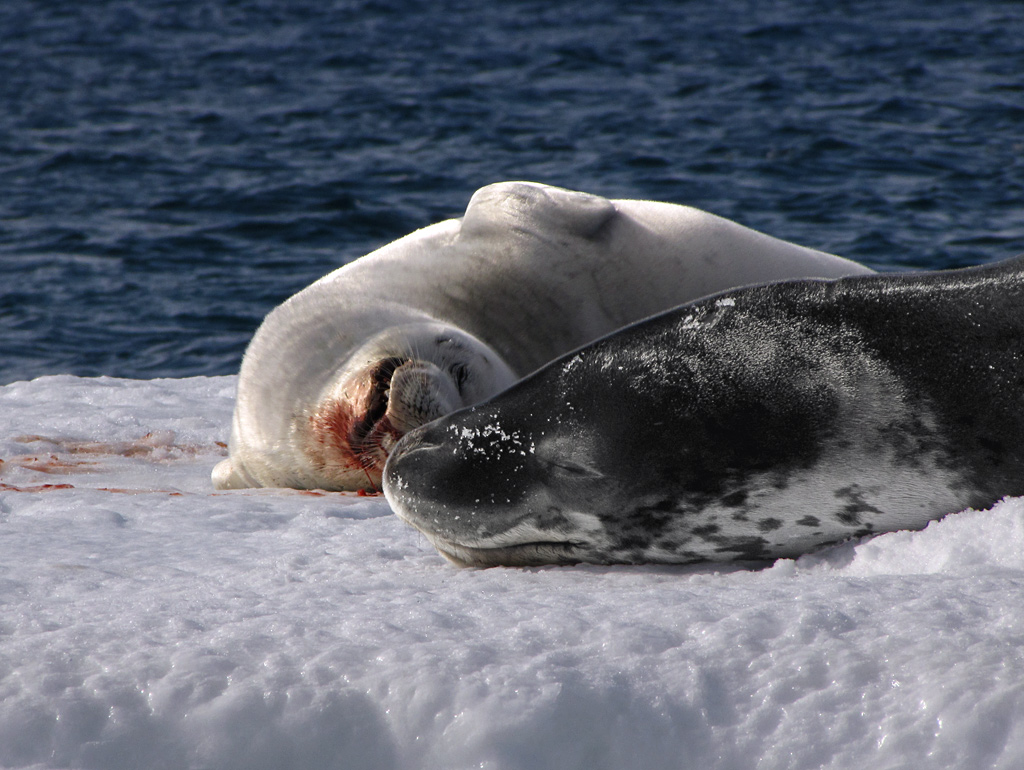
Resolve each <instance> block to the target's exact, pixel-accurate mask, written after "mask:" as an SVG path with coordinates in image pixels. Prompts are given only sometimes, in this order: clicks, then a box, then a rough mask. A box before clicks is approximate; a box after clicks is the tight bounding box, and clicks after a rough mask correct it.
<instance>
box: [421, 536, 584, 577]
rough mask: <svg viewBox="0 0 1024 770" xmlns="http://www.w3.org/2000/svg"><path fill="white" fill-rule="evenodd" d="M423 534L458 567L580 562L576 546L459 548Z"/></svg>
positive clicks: (578, 548) (564, 543)
mask: <svg viewBox="0 0 1024 770" xmlns="http://www.w3.org/2000/svg"><path fill="white" fill-rule="evenodd" d="M421 531H422V530H421ZM424 534H425V535H426V536H427V539H428V540H430V543H431V545H433V546H434V547H435V548H436V549H437V550H438V552H439V553H440V554H441V555H442V556H444V557H445V558H446V559H447V560H448V561H450V562H451V563H452V564H455V565H456V566H458V567H479V568H485V567H540V566H544V565H551V564H564V565H569V564H579V563H580V562H581V561H583V557H582V555H579V552H580V550H581V544H579V543H573V542H560V541H551V542H535V543H521V544H517V545H503V546H497V547H494V548H480V547H475V546H468V545H460V544H458V543H455V542H452V541H450V540H445V539H444V538H442V537H438V536H437V535H432V534H430V533H428V532H424Z"/></svg>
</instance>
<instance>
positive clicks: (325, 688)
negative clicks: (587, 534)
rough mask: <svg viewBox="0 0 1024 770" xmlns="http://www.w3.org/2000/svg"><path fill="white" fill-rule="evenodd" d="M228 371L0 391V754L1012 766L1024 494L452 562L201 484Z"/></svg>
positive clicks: (306, 497) (278, 762)
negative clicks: (708, 540) (588, 563)
mask: <svg viewBox="0 0 1024 770" xmlns="http://www.w3.org/2000/svg"><path fill="white" fill-rule="evenodd" d="M233 387H234V379H233V378H230V377H223V378H211V379H205V378H200V379H188V380H154V381H129V380H115V379H106V378H101V379H79V378H73V377H47V378H43V379H39V380H35V381H32V382H27V383H26V382H18V383H14V384H12V385H8V386H6V387H4V388H0V458H2V459H3V460H4V464H3V465H2V466H0V482H2V487H0V765H3V766H5V767H24V766H38V767H65V768H105V769H107V770H116V769H117V768H132V769H133V770H137V769H139V768H248V769H257V768H273V769H274V770H280V769H282V768H317V769H318V770H319V769H322V768H454V769H458V768H487V769H488V770H498V769H504V768H523V769H524V770H525V769H526V768H531V769H532V768H560V769H562V770H564V769H566V768H588V769H590V768H689V767H693V768H702V769H705V768H735V769H736V770H748V769H749V768H759V769H761V770H763V769H765V768H818V767H826V768H844V769H848V768H864V767H870V768H872V770H885V769H886V768H907V769H908V770H909V769H910V768H915V769H917V768H972V769H975V768H987V767H999V768H1020V767H1024V652H1022V644H1024V602H1022V595H1024V594H1022V588H1024V501H1022V500H1021V499H1014V500H1008V501H1005V502H1003V503H1001V504H999V505H997V506H996V507H995V508H994V509H993V510H992V511H988V512H973V511H972V512H966V513H961V514H957V515H953V516H949V517H947V518H946V519H945V520H944V521H942V522H938V523H933V524H931V525H930V526H929V527H928V528H927V529H926V530H924V531H923V532H918V533H894V534H889V535H883V536H880V537H876V538H874V539H872V540H868V541H864V542H861V543H859V544H853V543H851V544H846V545H842V546H839V547H836V548H834V549H831V550H829V551H826V552H824V553H820V554H817V555H814V556H811V557H804V558H803V559H800V560H798V561H796V562H794V561H779V562H776V563H775V564H774V565H768V566H764V565H755V566H751V565H746V566H745V567H735V568H724V569H723V568H721V567H715V568H708V567H697V568H695V567H686V568H683V567H679V568H665V567H642V568H622V567H615V568H595V567H572V568H549V569H489V570H459V569H457V568H455V567H453V566H450V565H449V564H448V563H446V562H444V561H443V560H442V559H441V557H440V556H438V555H437V554H436V553H435V552H434V550H433V549H432V548H431V547H430V546H429V545H428V544H427V542H426V541H425V540H424V539H423V538H422V537H421V536H420V535H418V534H417V533H416V532H414V531H413V530H411V529H410V528H408V527H406V526H405V525H403V524H402V523H401V522H399V521H398V520H397V519H396V517H394V516H392V515H390V513H389V511H388V508H387V505H386V503H385V502H384V500H383V499H382V498H375V499H367V498H360V497H357V496H355V495H346V494H304V493H299V492H294V491H279V490H262V491H243V492H227V493H215V492H214V491H213V490H212V489H211V487H210V483H209V472H210V469H211V468H212V466H213V465H214V463H215V462H216V461H217V460H218V459H219V458H220V457H221V456H222V455H223V451H224V450H223V448H222V447H221V446H220V445H219V444H218V443H217V442H221V441H224V440H225V439H226V437H227V433H228V424H229V420H230V414H231V408H232V395H233Z"/></svg>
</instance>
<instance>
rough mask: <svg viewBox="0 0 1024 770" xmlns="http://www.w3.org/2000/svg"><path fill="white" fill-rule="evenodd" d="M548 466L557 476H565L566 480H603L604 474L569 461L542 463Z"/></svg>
mask: <svg viewBox="0 0 1024 770" xmlns="http://www.w3.org/2000/svg"><path fill="white" fill-rule="evenodd" d="M544 464H545V465H547V466H548V469H549V470H550V471H552V472H554V473H556V474H558V475H559V476H566V477H568V478H575V479H600V478H604V474H603V473H601V471H599V470H597V469H596V468H590V467H588V466H586V465H578V464H577V463H574V462H572V461H571V460H558V461H552V460H548V461H546V462H545V463H544Z"/></svg>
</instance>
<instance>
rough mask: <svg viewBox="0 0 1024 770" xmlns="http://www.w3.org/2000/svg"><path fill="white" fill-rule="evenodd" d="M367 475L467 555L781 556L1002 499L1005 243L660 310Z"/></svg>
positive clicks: (1017, 337) (1011, 395)
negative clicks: (956, 262) (908, 269)
mask: <svg viewBox="0 0 1024 770" xmlns="http://www.w3.org/2000/svg"><path fill="white" fill-rule="evenodd" d="M384 490H385V493H386V495H387V497H388V500H389V501H390V503H391V505H392V507H393V508H394V510H395V511H396V512H397V513H398V515H399V516H401V517H402V518H403V519H405V520H406V521H407V522H409V523H410V524H412V525H413V526H414V527H416V528H418V529H420V530H421V531H423V532H424V533H425V534H426V535H427V537H428V538H429V539H430V541H431V542H432V543H433V544H434V545H435V546H436V547H437V548H438V549H439V550H440V551H441V553H442V554H444V555H445V556H447V557H448V558H449V559H451V560H452V561H454V562H455V563H457V564H460V565H477V566H487V565H497V564H505V565H529V564H545V563H571V562H597V563H613V562H627V563H638V562H690V561H698V560H727V559H769V558H776V557H792V556H796V555H798V554H802V553H804V552H806V551H809V550H811V549H813V548H816V547H818V546H821V545H824V544H827V543H833V542H836V541H839V540H842V539H845V538H849V537H854V536H860V535H868V534H873V533H878V532H886V531H890V530H898V529H916V528H920V527H923V526H924V525H925V524H927V523H928V522H929V521H930V520H932V519H936V518H939V517H941V516H943V515H944V514H947V513H950V512H955V511H959V510H962V509H964V508H966V507H969V506H973V507H976V508H977V507H986V506H989V505H991V504H992V503H994V502H996V501H997V500H999V499H1000V498H1001V497H1003V496H1005V495H1020V494H1024V258H1015V259H1012V260H1009V261H1007V262H1003V263H1000V264H996V265H992V266H984V267H976V268H970V269H965V270H952V271H945V272H933V273H917V274H900V275H894V274H889V275H875V276H865V277H854V278H844V279H840V280H835V281H806V280H805V281H792V282H784V283H777V284H769V285H764V286H757V287H752V288H745V289H740V290H735V291H728V292H725V293H723V294H719V295H717V296H715V297H711V298H708V299H704V300H701V301H698V302H695V303H693V304H690V305H686V306H683V307H681V308H678V309H675V310H672V311H669V312H667V313H664V314H662V315H659V316H656V317H654V318H652V319H649V320H646V321H643V322H640V323H638V324H636V325H633V326H631V327H628V328H626V329H624V330H622V331H619V332H617V333H615V334H612V335H610V336H608V337H605V338H604V339H602V340H599V341H597V342H596V343H594V344H591V345H589V346H587V347H585V348H582V349H580V350H579V351H577V352H574V353H571V354H569V355H566V356H564V357H562V358H560V359H558V360H557V361H554V362H552V363H551V364H550V365H548V366H546V367H544V368H543V369H541V370H540V371H538V372H536V373H535V374H533V375H532V376H531V377H529V378H527V379H525V380H523V381H522V382H520V383H518V384H516V385H515V386H513V387H512V388H511V389H509V390H508V391H506V392H505V393H503V394H500V395H499V396H497V397H496V398H494V399H492V400H490V401H489V402H486V403H484V404H482V405H479V406H476V407H474V408H470V409H463V410H461V411H459V412H456V413H455V414H452V415H449V416H448V417H446V418H444V419H441V420H439V421H437V422H434V423H432V424H430V425H426V426H423V427H421V428H419V429H417V430H415V431H413V432H411V433H409V434H408V435H407V436H406V437H405V438H404V439H403V440H402V441H401V442H400V443H399V444H398V445H397V447H396V448H395V450H394V452H393V454H392V456H391V458H390V460H389V462H388V465H387V468H386V472H385V481H384Z"/></svg>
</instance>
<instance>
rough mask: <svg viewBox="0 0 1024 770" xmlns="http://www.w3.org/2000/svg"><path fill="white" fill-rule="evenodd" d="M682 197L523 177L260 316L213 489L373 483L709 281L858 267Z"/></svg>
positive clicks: (845, 271)
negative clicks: (419, 435)
mask: <svg viewBox="0 0 1024 770" xmlns="http://www.w3.org/2000/svg"><path fill="white" fill-rule="evenodd" d="M870 272H871V271H870V270H869V269H868V268H866V267H863V266H861V265H858V264H857V263H855V262H850V261H849V260H846V259H842V258H840V257H834V256H832V255H830V254H824V253H822V252H820V251H814V250H813V249H808V248H804V247H803V246H797V245H796V244H793V243H787V242H786V241H780V240H778V239H776V238H771V237H769V236H767V235H763V234H762V233H758V232H755V231H753V230H750V229H748V228H746V227H742V226H741V225H738V224H736V223H735V222H730V221H729V220H727V219H722V218H721V217H716V216H714V215H712V214H707V213H705V212H703V211H698V210H697V209H692V208H688V207H686V206H676V205H673V204H670V203H658V202H654V201H627V200H614V201H613V200H608V199H606V198H602V197H600V196H596V195H587V194H585V193H579V192H573V191H571V190H562V189H559V188H556V187H548V186H545V185H538V184H531V183H528V182H506V183H502V184H495V185H490V186H488V187H485V188H483V189H482V190H479V191H478V192H477V193H476V194H475V195H474V196H473V198H472V200H471V201H470V202H469V206H468V207H467V209H466V213H465V215H464V216H463V217H462V218H461V219H452V220H448V221H446V222H440V223H438V224H435V225H431V226H430V227H426V228H424V229H422V230H418V231H417V232H415V233H412V234H411V235H408V236H406V237H405V238H401V239H400V240H398V241H395V242H394V243H391V244H389V245H387V246H385V247H383V248H381V249H378V250H377V251H375V252H373V253H372V254H369V255H367V256H365V257H363V258H361V259H357V260H356V261H355V262H352V263H351V264H348V265H346V266H344V267H342V268H340V269H338V270H336V271H334V272H333V273H331V274H329V275H327V276H325V277H323V278H321V279H320V280H319V281H317V282H316V283H314V284H313V285H311V286H309V287H307V288H306V289H304V290H303V291H301V292H299V293H298V294H296V295H295V296H294V297H292V298H291V299H289V300H288V301H287V302H285V303H284V304H283V305H281V306H280V307H278V308H277V309H276V310H274V311H273V312H272V313H270V315H268V316H267V318H266V320H265V321H264V322H263V324H262V326H260V328H259V330H258V331H257V332H256V335H255V336H254V337H253V340H252V342H251V343H250V345H249V349H248V350H247V351H246V354H245V358H244V360H243V361H242V369H241V373H240V375H239V381H238V399H237V402H236V405H235V415H234V422H233V423H232V428H231V440H230V444H229V453H230V457H229V458H228V459H226V460H224V461H223V462H221V463H220V464H219V465H218V466H217V467H216V469H215V470H214V472H213V481H214V484H215V485H216V486H217V487H220V488H233V487H254V486H264V487H298V488H315V487H320V488H322V489H361V488H375V487H377V486H378V485H379V484H380V474H381V471H382V470H383V467H384V460H385V459H386V457H387V453H388V450H389V449H390V448H391V446H392V445H393V444H394V442H395V441H396V440H397V439H398V437H400V436H401V435H402V434H404V433H405V432H406V431H407V430H409V429H411V428H414V427H416V426H418V425H422V424H423V423H425V422H429V421H430V420H433V419H435V418H437V417H440V416H442V415H445V414H448V413H450V412H452V411H454V410H456V409H458V408H460V407H463V406H467V405H469V404H475V403H477V402H479V401H481V400H483V399H485V398H488V397H489V396H492V395H494V394H495V393H497V392H498V391H500V390H502V389H504V388H505V387H507V386H508V385H511V384H512V383H513V382H515V381H516V380H517V379H518V378H520V377H522V376H523V375H525V374H528V373H529V372H531V371H533V370H534V369H536V368H537V367H539V366H541V365H542V364H545V363H547V362H548V361H550V360H552V359H553V358H555V357H557V356H559V355H561V354H563V353H567V352H568V351H570V350H573V349H574V348H577V347H579V346H581V345H583V344H585V343H587V342H590V341H592V340H595V339H597V338H598V337H600V336H602V335H604V334H607V333H609V332H611V331H614V330H615V329H618V328H620V327H622V326H624V325H626V324H627V323H631V322H633V321H637V320H639V319H640V318H644V317H646V316H649V315H653V314H654V313H657V312H661V311H663V310H666V309H668V308H670V307H674V306H675V305H678V304H680V303H682V302H687V301H689V300H692V299H696V298H697V297H701V296H704V295H706V294H709V293H711V292H714V291H721V290H722V289H727V288H730V287H733V286H742V285H746V284H750V283H759V282H762V281H768V280H776V279H780V278H795V277H811V276H816V277H820V278H832V277H836V276H840V275H854V274H859V273H870Z"/></svg>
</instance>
